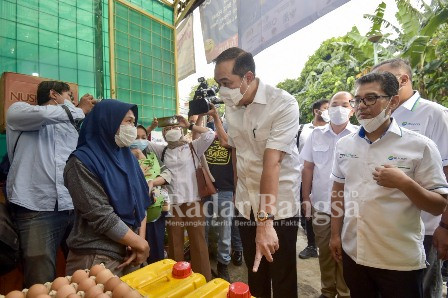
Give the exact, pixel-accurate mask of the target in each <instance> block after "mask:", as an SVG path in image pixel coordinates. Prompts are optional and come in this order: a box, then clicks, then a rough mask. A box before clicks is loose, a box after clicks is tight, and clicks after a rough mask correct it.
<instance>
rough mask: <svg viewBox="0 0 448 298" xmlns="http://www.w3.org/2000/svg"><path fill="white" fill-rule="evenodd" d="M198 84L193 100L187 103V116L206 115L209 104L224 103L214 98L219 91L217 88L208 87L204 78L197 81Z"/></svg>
mask: <svg viewBox="0 0 448 298" xmlns="http://www.w3.org/2000/svg"><path fill="white" fill-rule="evenodd" d="M198 82H199V83H200V84H199V86H198V88H197V89H196V91H195V92H194V96H193V99H192V100H191V101H190V102H189V103H188V108H189V111H188V116H192V115H200V114H205V113H207V112H208V111H209V110H210V104H211V103H212V104H222V103H224V102H223V101H222V100H220V99H219V98H218V97H216V93H217V92H218V90H219V88H218V87H217V86H215V85H213V86H209V85H208V83H207V81H206V80H205V78H204V77H200V78H199V79H198Z"/></svg>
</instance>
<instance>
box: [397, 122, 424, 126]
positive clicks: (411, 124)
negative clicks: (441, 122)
mask: <svg viewBox="0 0 448 298" xmlns="http://www.w3.org/2000/svg"><path fill="white" fill-rule="evenodd" d="M401 126H420V123H418V122H407V121H403V122H402V123H401Z"/></svg>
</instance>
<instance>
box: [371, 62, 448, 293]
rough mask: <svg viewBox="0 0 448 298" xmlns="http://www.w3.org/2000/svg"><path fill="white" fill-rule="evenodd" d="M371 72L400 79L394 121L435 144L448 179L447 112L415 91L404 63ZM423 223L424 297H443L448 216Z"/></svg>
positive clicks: (383, 65)
mask: <svg viewBox="0 0 448 298" xmlns="http://www.w3.org/2000/svg"><path fill="white" fill-rule="evenodd" d="M372 71H374V72H379V71H389V72H391V73H392V74H393V75H395V77H396V78H397V79H398V81H399V83H400V89H399V91H398V95H399V96H400V103H399V106H398V107H397V108H396V109H395V110H394V111H393V113H392V117H393V118H394V119H395V120H396V121H397V123H398V125H399V126H402V127H404V128H407V129H410V130H413V131H415V132H418V133H420V134H422V135H424V136H426V137H428V138H430V139H431V140H433V141H434V143H436V145H437V148H438V149H439V151H440V154H441V155H442V165H443V170H444V173H445V178H446V177H448V108H446V107H444V106H442V105H440V104H438V103H436V102H433V101H429V100H426V99H423V98H422V97H421V96H420V93H419V92H418V91H416V90H413V88H412V69H411V67H410V66H409V63H408V62H407V61H405V60H403V59H400V58H395V59H390V60H386V61H383V62H381V63H379V64H378V65H375V66H374V67H373V69H372ZM422 219H423V222H424V224H425V240H424V247H425V253H426V261H427V262H428V263H429V265H428V266H427V268H426V269H425V278H424V281H423V291H424V295H425V297H428V298H433V297H442V282H443V281H442V274H441V261H440V260H438V259H444V260H446V259H448V212H445V214H444V215H443V216H442V217H441V216H433V215H431V214H429V213H427V212H422ZM439 223H440V225H439ZM433 235H434V236H433ZM433 242H434V243H436V247H435V246H434V245H433ZM437 255H438V258H437Z"/></svg>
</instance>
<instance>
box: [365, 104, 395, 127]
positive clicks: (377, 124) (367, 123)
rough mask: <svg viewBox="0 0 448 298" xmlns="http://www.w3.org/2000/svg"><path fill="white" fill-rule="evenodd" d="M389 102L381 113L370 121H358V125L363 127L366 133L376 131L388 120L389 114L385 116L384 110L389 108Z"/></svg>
mask: <svg viewBox="0 0 448 298" xmlns="http://www.w3.org/2000/svg"><path fill="white" fill-rule="evenodd" d="M389 104H390V101H389V102H388V103H387V106H386V107H385V108H384V110H382V111H381V113H379V114H378V115H376V116H375V117H373V118H370V119H358V122H359V124H361V126H362V127H364V130H365V131H367V132H369V133H370V132H372V131H375V130H377V129H378V127H380V126H381V124H383V123H384V122H385V121H386V120H387V119H389V118H390V115H389V114H386V110H387V108H388V107H389Z"/></svg>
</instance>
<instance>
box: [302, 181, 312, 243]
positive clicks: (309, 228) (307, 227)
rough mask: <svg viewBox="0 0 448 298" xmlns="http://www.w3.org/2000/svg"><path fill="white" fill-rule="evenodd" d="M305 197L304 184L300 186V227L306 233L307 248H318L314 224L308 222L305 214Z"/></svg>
mask: <svg viewBox="0 0 448 298" xmlns="http://www.w3.org/2000/svg"><path fill="white" fill-rule="evenodd" d="M302 203H303V197H302V184H300V207H301V208H300V225H301V226H302V228H303V229H304V230H305V232H306V240H307V242H308V244H307V246H316V238H315V236H314V230H313V223H312V221H311V219H310V220H307V219H306V217H305V213H303V206H302Z"/></svg>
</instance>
